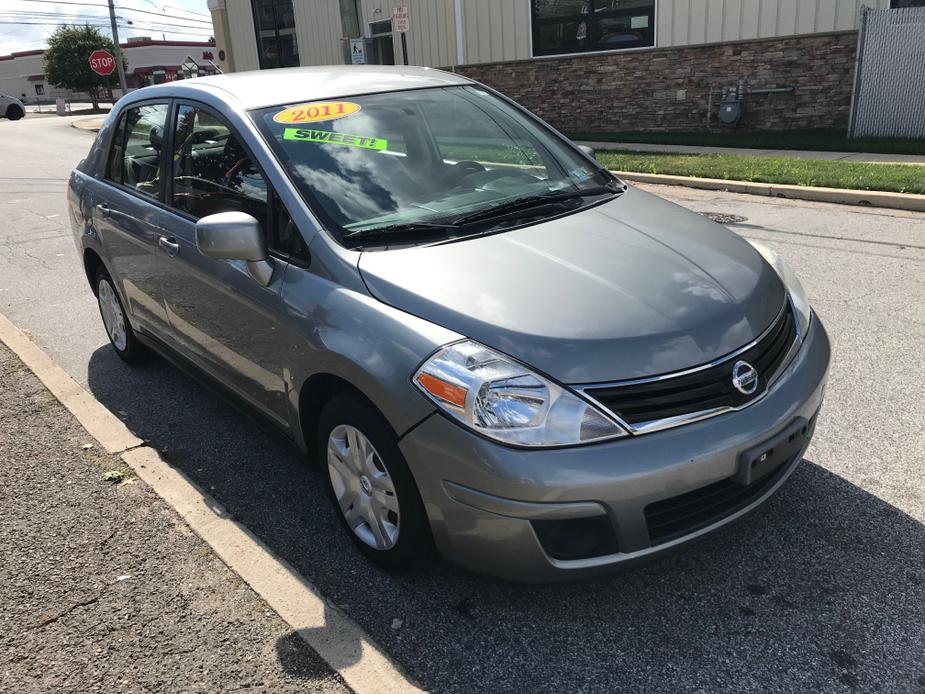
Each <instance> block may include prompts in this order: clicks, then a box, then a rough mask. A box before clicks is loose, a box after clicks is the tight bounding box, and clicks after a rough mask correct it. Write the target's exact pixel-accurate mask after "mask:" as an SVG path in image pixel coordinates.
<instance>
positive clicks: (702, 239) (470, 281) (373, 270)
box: [359, 187, 786, 384]
mask: <svg viewBox="0 0 925 694" xmlns="http://www.w3.org/2000/svg"><path fill="white" fill-rule="evenodd" d="M359 268H360V272H361V274H362V276H363V278H364V280H365V282H366V285H367V286H368V288H369V290H370V292H371V293H372V294H373V296H375V297H376V298H378V299H379V300H380V301H383V302H385V303H387V304H390V305H391V306H394V307H396V308H399V309H401V310H403V311H406V312H408V313H412V314H414V315H416V316H419V317H421V318H424V319H426V320H429V321H431V322H433V323H437V324H439V325H441V326H443V327H446V328H448V329H450V330H453V331H455V332H458V333H460V334H462V335H465V336H467V337H469V338H472V339H474V340H477V341H479V342H481V343H482V344H484V345H487V346H489V347H493V348H495V349H497V350H500V351H501V352H504V353H506V354H508V355H510V356H513V357H515V358H517V359H519V360H521V361H523V362H525V363H526V364H528V365H530V366H532V367H534V368H536V369H539V370H540V371H543V372H545V373H547V374H549V375H550V376H552V377H553V378H556V379H557V380H559V381H561V382H564V383H570V384H576V383H600V382H606V381H617V380H623V379H629V378H639V377H643V376H651V375H656V374H662V373H668V372H672V371H678V370H681V369H685V368H689V367H691V366H695V365H699V364H704V363H706V362H709V361H712V360H714V359H716V358H717V357H720V356H723V355H725V354H728V353H729V352H732V351H734V350H736V349H738V348H739V347H742V346H743V345H745V344H746V343H748V342H750V341H751V340H753V339H754V338H756V337H757V336H758V335H759V334H761V333H762V332H763V331H764V330H765V329H766V328H767V327H768V326H769V325H770V323H771V322H772V320H773V319H774V318H775V317H776V316H777V314H778V313H779V312H780V309H781V306H782V305H783V303H784V298H785V295H786V292H785V289H784V287H783V284H782V283H781V280H780V278H779V277H778V275H777V273H776V272H775V271H774V270H773V269H772V268H771V267H770V266H769V265H768V264H767V263H766V262H765V261H764V260H763V258H762V257H761V256H760V255H759V254H758V252H757V251H756V250H755V249H754V248H753V247H752V246H751V245H750V244H749V243H748V242H747V241H745V240H744V239H742V238H741V237H739V236H737V235H736V234H734V233H732V232H731V231H729V230H728V229H725V228H724V227H722V226H720V225H718V224H716V223H714V222H712V221H710V220H708V219H706V218H704V217H702V216H700V215H698V214H694V213H692V212H689V211H688V210H685V209H684V208H682V207H679V206H677V205H675V204H673V203H669V202H667V201H665V200H662V199H660V198H657V197H655V196H653V195H650V194H648V193H645V192H643V191H641V190H639V189H636V188H632V187H631V188H629V190H627V192H626V193H625V194H624V195H623V196H621V197H620V198H617V199H615V200H612V201H610V202H608V203H605V204H603V205H599V206H597V207H594V208H591V209H588V210H584V211H582V212H578V213H575V214H572V215H568V216H565V217H562V218H560V219H556V220H552V221H549V222H544V223H541V224H537V225H533V226H530V227H525V228H522V229H518V230H514V231H508V232H503V233H498V234H493V235H490V236H484V237H480V238H472V239H467V240H462V241H457V242H452V243H447V244H441V245H434V246H429V247H413V248H406V249H399V250H390V251H379V252H367V253H363V254H362V255H361V257H360V261H359Z"/></svg>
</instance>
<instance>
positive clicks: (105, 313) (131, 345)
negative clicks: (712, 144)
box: [96, 268, 151, 364]
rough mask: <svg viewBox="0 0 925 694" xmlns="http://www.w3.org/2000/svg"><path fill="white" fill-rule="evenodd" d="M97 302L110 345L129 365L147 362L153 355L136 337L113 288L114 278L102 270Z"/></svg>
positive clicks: (97, 290)
mask: <svg viewBox="0 0 925 694" xmlns="http://www.w3.org/2000/svg"><path fill="white" fill-rule="evenodd" d="M96 300H97V303H98V304H99V308H100V316H101V317H102V319H103V326H104V327H105V328H106V335H107V336H108V337H109V343H110V344H111V345H112V348H113V349H114V350H115V351H116V354H118V355H119V358H120V359H122V361H124V362H126V363H127V364H140V363H142V362H144V361H146V360H147V359H148V358H149V357H150V355H151V353H150V352H149V351H148V348H147V347H145V346H144V345H143V344H141V342H139V341H138V338H137V337H136V336H135V331H134V330H132V326H131V324H130V323H129V322H128V318H127V317H126V315H125V309H123V308H122V300H121V299H119V295H118V294H117V293H116V289H115V287H114V286H113V282H112V278H111V277H110V276H109V273H108V272H106V271H105V270H104V269H102V268H100V270H99V272H97V273H96Z"/></svg>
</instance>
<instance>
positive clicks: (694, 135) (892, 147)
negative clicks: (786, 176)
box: [569, 128, 925, 154]
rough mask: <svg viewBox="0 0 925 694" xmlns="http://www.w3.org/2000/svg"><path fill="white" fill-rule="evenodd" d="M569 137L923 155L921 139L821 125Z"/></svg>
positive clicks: (572, 135) (924, 148) (574, 136)
mask: <svg viewBox="0 0 925 694" xmlns="http://www.w3.org/2000/svg"><path fill="white" fill-rule="evenodd" d="M569 137H570V138H572V139H573V140H594V141H599V142H638V143H645V144H659V145H693V146H700V147H747V148H750V149H803V150H816V151H819V152H868V153H872V154H925V139H918V140H905V139H899V138H861V139H857V140H849V139H848V135H847V133H846V132H845V131H844V130H834V129H825V128H818V129H812V130H767V131H757V132H738V131H720V130H714V131H712V132H689V133H646V132H617V133H607V134H594V133H570V134H569Z"/></svg>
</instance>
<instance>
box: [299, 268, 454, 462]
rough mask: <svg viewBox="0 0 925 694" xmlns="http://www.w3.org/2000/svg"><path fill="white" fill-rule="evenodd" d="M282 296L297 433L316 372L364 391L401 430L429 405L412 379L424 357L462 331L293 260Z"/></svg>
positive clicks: (421, 416)
mask: <svg viewBox="0 0 925 694" xmlns="http://www.w3.org/2000/svg"><path fill="white" fill-rule="evenodd" d="M282 300H283V305H284V309H285V312H286V323H287V325H288V327H289V329H290V330H292V331H294V332H295V335H293V336H292V337H293V338H294V339H293V341H292V344H294V345H295V348H294V351H295V353H294V354H292V355H291V358H290V359H288V360H287V361H288V362H289V364H290V365H291V366H290V373H289V374H286V377H287V381H288V383H289V397H290V411H291V412H292V413H293V417H294V419H295V421H294V422H293V430H294V431H297V432H301V426H300V422H299V409H300V408H299V404H300V401H301V391H302V388H303V386H304V384H305V383H307V382H308V381H309V380H310V379H311V378H312V377H314V376H318V375H320V374H324V375H331V376H336V377H337V378H339V379H342V380H344V381H346V382H347V383H349V384H350V385H352V386H353V387H354V388H356V389H357V390H359V391H360V392H362V393H363V394H364V395H365V396H366V397H367V398H368V399H369V400H370V401H371V402H372V403H373V404H374V405H375V406H376V407H377V408H378V409H379V411H380V412H382V414H383V415H384V416H385V418H386V419H387V420H388V422H389V424H390V425H391V426H392V428H393V430H394V431H395V432H396V433H397V434H398V435H399V436H401V435H402V434H404V433H405V432H407V431H408V430H409V429H410V428H412V427H413V426H414V425H415V424H417V423H419V422H420V421H421V420H423V419H425V418H426V417H427V416H429V415H430V414H431V413H432V412H433V411H434V407H433V405H432V403H431V402H430V401H429V400H427V399H426V398H424V397H423V396H422V395H421V394H420V393H419V392H418V390H417V388H415V387H414V385H413V384H412V382H411V377H412V375H413V374H414V373H415V371H416V369H417V368H418V366H419V365H420V363H421V362H422V361H423V360H424V359H426V358H427V357H428V356H430V355H431V354H432V353H433V352H435V351H436V350H437V349H438V348H439V347H440V346H441V345H444V344H446V343H448V342H453V341H456V340H459V339H461V337H462V336H461V335H458V334H457V333H454V332H453V331H450V330H447V329H445V328H441V327H440V326H437V325H434V324H433V323H430V322H428V321H425V320H423V319H421V318H417V317H416V316H412V315H410V314H408V313H405V312H403V311H400V310H398V309H395V308H392V307H391V306H387V305H386V304H383V303H382V302H380V301H378V300H377V299H374V298H373V297H371V296H369V295H368V294H366V293H364V292H362V291H360V290H357V289H350V288H346V287H344V286H342V285H340V284H337V283H335V282H332V281H331V280H328V279H325V278H323V277H320V276H318V275H316V274H314V273H312V272H310V271H308V270H305V269H302V268H298V267H295V266H292V265H290V266H289V267H288V268H287V270H286V275H285V278H284V281H283V289H282ZM298 443H299V444H300V445H304V444H305V442H304V441H298Z"/></svg>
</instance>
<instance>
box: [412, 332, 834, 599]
mask: <svg viewBox="0 0 925 694" xmlns="http://www.w3.org/2000/svg"><path fill="white" fill-rule="evenodd" d="M829 357H830V346H829V339H828V336H827V334H826V332H825V329H824V328H823V326H822V324H821V322H820V321H819V320H818V318H815V319H814V320H813V322H812V325H811V327H810V330H809V334H808V335H807V336H806V339H805V341H804V343H803V345H802V347H801V348H800V350H799V351H798V352H797V354H796V356H795V357H794V359H793V361H792V362H791V363H790V365H789V366H788V367H787V369H786V370H785V371H784V373H783V374H782V375H781V376H780V378H778V379H777V381H776V382H775V383H774V385H773V386H772V387H771V389H770V390H769V392H768V393H767V394H766V395H765V397H763V398H762V399H761V400H760V401H759V402H756V403H755V404H754V405H752V406H751V407H748V408H746V409H743V410H741V411H738V412H732V413H728V414H724V415H720V416H718V417H714V418H712V419H707V420H703V421H701V422H697V423H694V424H689V425H686V426H682V427H678V428H675V429H670V430H666V431H663V432H659V433H655V434H648V435H644V436H635V437H630V438H625V439H620V440H616V441H612V442H607V443H602V444H596V445H589V446H579V447H574V448H565V449H550V450H524V449H514V448H508V447H505V446H501V445H499V444H497V443H494V442H491V441H489V440H487V439H484V438H482V437H479V436H477V435H475V434H473V433H471V432H469V431H468V430H466V429H464V428H462V427H460V426H459V425H457V424H456V423H454V422H451V421H450V420H448V419H447V418H445V417H443V416H440V415H438V414H435V415H433V416H431V417H430V418H428V419H427V420H425V421H424V422H422V423H421V424H420V425H419V426H418V427H416V428H415V429H414V430H412V431H411V432H410V433H408V434H407V435H405V437H404V438H403V439H402V440H401V443H400V445H401V449H402V453H403V454H404V456H405V459H406V460H407V461H408V464H409V466H410V467H411V470H412V472H413V474H414V477H415V480H416V482H417V484H418V488H419V489H420V492H421V496H422V498H423V501H424V504H425V507H426V509H427V514H428V516H429V518H430V522H431V527H432V529H433V534H434V539H435V541H436V544H437V547H438V549H439V550H440V552H441V554H442V555H443V556H444V557H446V558H447V559H449V560H450V561H452V562H454V563H456V564H459V565H461V566H464V567H467V568H470V569H474V570H476V571H480V572H484V573H489V574H493V575H495V576H499V577H502V578H506V579H510V580H515V581H527V582H544V581H559V580H570V579H574V578H581V577H585V576H591V575H595V574H599V573H604V572H607V571H609V570H613V569H615V568H617V567H623V566H630V565H632V564H635V563H639V562H642V561H645V560H647V559H650V558H653V557H655V556H658V555H660V554H663V553H665V552H668V551H671V550H673V549H676V548H678V547H679V546H681V545H684V544H686V543H689V542H692V541H694V540H696V539H698V538H701V537H703V536H704V535H706V534H709V533H711V532H713V531H715V530H717V529H719V528H721V527H723V526H725V525H727V524H729V523H732V522H733V521H735V520H736V519H738V518H740V517H741V516H743V515H744V514H746V513H748V512H749V511H751V510H753V509H755V508H757V507H758V506H759V505H761V504H762V503H763V502H764V501H766V500H767V499H768V498H769V497H770V496H771V495H772V494H773V493H774V492H775V491H776V490H777V489H778V488H779V487H780V486H781V485H782V484H783V483H784V481H785V480H786V479H787V477H789V475H790V474H791V473H792V472H793V470H794V468H795V467H796V465H797V464H798V463H799V461H800V459H801V458H802V454H803V451H804V450H805V447H806V445H808V444H809V440H810V437H811V436H812V424H814V422H815V419H814V417H815V415H816V413H817V412H818V410H819V408H820V406H821V405H822V399H823V391H824V389H825V383H826V378H827V376H828V368H829ZM801 419H802V420H805V422H806V423H807V425H808V431H807V436H806V439H805V445H803V447H802V449H801V450H799V452H798V454H796V455H795V456H793V457H792V458H791V459H789V460H788V461H787V462H785V463H784V464H783V465H781V467H780V468H779V469H778V470H777V471H776V472H775V473H774V475H773V476H770V475H769V476H768V477H767V478H766V479H765V482H764V484H763V485H762V486H761V487H760V488H758V487H756V488H755V493H754V494H753V495H752V496H750V497H747V499H746V501H747V503H746V502H743V503H742V504H740V505H739V506H737V507H736V508H734V510H732V511H731V512H730V513H728V514H726V515H724V516H722V517H719V518H718V519H716V520H715V522H710V523H709V524H708V525H706V526H703V527H697V528H696V529H693V530H691V532H688V533H685V534H681V535H680V536H674V537H672V538H671V539H668V540H658V541H657V542H653V541H652V539H651V538H650V524H649V522H647V518H646V507H647V506H649V505H650V504H655V503H656V502H660V501H664V500H667V499H671V498H673V497H678V496H680V495H684V494H688V495H689V497H685V498H696V497H697V494H696V493H695V490H702V489H703V488H705V487H708V486H709V485H717V486H722V484H725V482H724V481H725V480H729V479H731V478H733V477H735V476H736V475H737V474H739V470H740V468H739V460H740V455H741V454H742V453H743V452H745V451H749V450H751V449H754V448H755V447H756V446H758V445H759V444H761V443H762V442H764V441H767V440H768V439H771V438H772V437H775V436H777V435H779V434H780V433H781V432H783V431H784V430H786V429H788V428H790V427H792V426H793V425H794V423H795V422H798V421H800V420H801ZM587 518H594V519H597V520H598V521H603V522H604V523H606V525H607V527H608V532H610V531H612V534H613V537H614V539H615V551H611V552H608V553H605V554H602V555H599V556H593V557H588V558H581V559H561V558H560V559H557V558H554V557H553V556H551V555H550V553H548V552H547V551H546V549H544V544H543V543H542V542H541V541H540V539H539V537H538V535H537V528H538V527H540V526H541V525H542V523H543V522H548V521H562V520H569V519H587Z"/></svg>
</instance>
